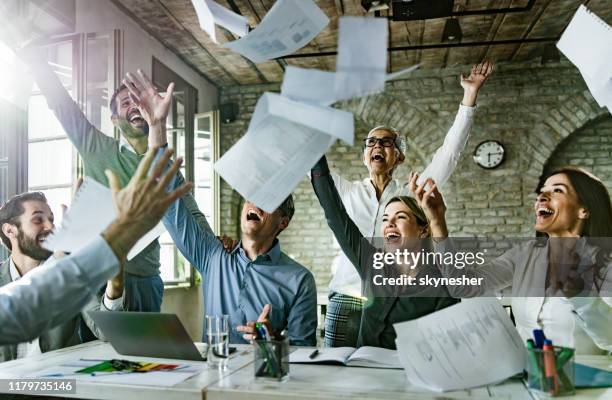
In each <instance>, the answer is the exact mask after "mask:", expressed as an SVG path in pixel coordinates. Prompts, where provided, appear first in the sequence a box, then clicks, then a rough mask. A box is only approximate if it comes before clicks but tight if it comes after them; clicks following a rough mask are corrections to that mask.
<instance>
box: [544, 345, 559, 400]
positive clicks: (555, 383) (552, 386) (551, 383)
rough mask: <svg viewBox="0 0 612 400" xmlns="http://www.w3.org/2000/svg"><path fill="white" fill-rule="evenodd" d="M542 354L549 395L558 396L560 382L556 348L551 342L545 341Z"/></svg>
mask: <svg viewBox="0 0 612 400" xmlns="http://www.w3.org/2000/svg"><path fill="white" fill-rule="evenodd" d="M542 353H543V355H544V356H543V357H544V373H545V375H546V381H547V383H548V393H550V394H552V395H556V394H557V393H559V380H558V378H557V366H556V365H555V348H554V347H553V345H552V341H551V340H548V339H545V340H544V345H543V347H542Z"/></svg>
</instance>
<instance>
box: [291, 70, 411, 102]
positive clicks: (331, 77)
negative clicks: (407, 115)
mask: <svg viewBox="0 0 612 400" xmlns="http://www.w3.org/2000/svg"><path fill="white" fill-rule="evenodd" d="M417 68H419V65H418V64H417V65H413V66H411V67H408V68H405V69H402V70H401V71H397V72H394V73H392V74H387V75H385V80H386V81H388V80H391V79H397V78H399V77H401V76H403V75H405V74H408V73H410V72H412V71H414V70H416V69H417ZM336 76H337V74H336V73H335V72H329V71H321V70H319V69H307V68H300V67H294V66H291V65H289V66H287V68H286V69H285V76H284V78H283V85H282V87H281V95H283V96H285V97H287V98H290V99H291V100H295V101H299V102H303V103H310V104H319V105H323V106H328V105H330V104H333V103H335V102H337V101H339V100H340V98H338V97H337V96H336V93H335V92H334V91H333V90H330V88H332V87H334V86H335V84H336ZM355 79H360V77H359V76H355ZM364 79H365V78H364ZM383 89H384V87H383ZM345 94H346V92H345ZM370 94H372V93H370ZM356 96H360V94H359V93H358V92H355V94H354V96H353V94H351V97H356Z"/></svg>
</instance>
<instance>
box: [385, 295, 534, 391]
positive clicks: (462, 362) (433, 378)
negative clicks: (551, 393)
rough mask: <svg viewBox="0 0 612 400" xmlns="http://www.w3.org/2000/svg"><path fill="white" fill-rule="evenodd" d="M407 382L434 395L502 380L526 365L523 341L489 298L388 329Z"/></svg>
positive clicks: (449, 308) (502, 311) (501, 311)
mask: <svg viewBox="0 0 612 400" xmlns="http://www.w3.org/2000/svg"><path fill="white" fill-rule="evenodd" d="M393 326H394V328H395V332H396V333H397V339H396V344H397V351H398V353H399V354H398V356H399V359H400V362H401V363H402V365H403V366H404V369H405V370H406V376H407V378H408V380H409V381H410V382H411V383H413V384H414V385H417V386H422V387H425V388H428V389H432V390H436V391H447V390H460V389H467V388H472V387H477V386H483V385H489V384H494V383H497V382H501V381H502V380H504V379H507V378H509V377H511V376H513V375H515V374H517V373H521V372H522V371H523V368H524V366H525V356H526V351H525V348H524V345H523V341H522V340H521V337H520V336H519V334H518V332H517V331H516V329H515V327H514V326H513V325H512V321H511V320H510V317H509V316H508V314H507V313H506V311H504V308H503V307H502V306H501V304H499V302H498V301H497V300H496V299H494V298H478V299H468V300H462V301H461V303H459V304H456V305H454V306H451V307H447V308H445V309H443V310H440V311H436V312H435V313H433V314H429V315H427V316H424V317H421V318H418V319H416V320H413V321H406V322H401V323H398V324H394V325H393Z"/></svg>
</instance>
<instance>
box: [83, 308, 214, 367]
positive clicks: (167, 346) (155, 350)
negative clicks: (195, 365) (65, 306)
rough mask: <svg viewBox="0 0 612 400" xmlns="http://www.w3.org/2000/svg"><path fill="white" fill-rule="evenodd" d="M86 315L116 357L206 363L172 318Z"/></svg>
mask: <svg viewBox="0 0 612 400" xmlns="http://www.w3.org/2000/svg"><path fill="white" fill-rule="evenodd" d="M88 315H89V316H90V317H91V319H93V321H94V322H95V323H96V325H97V326H98V329H100V331H101V332H102V333H103V334H104V337H105V338H106V340H108V341H109V342H110V344H111V345H112V346H113V348H114V349H115V351H117V353H119V354H123V355H128V356H140V357H154V358H172V359H177V360H193V361H206V358H205V357H202V354H200V351H198V349H197V347H196V346H195V344H194V343H193V341H192V340H191V337H189V334H187V331H186V330H185V328H184V327H183V324H182V323H181V321H180V320H179V319H178V317H177V316H176V315H175V314H161V313H153V312H109V311H89V312H88Z"/></svg>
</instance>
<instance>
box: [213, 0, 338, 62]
mask: <svg viewBox="0 0 612 400" xmlns="http://www.w3.org/2000/svg"><path fill="white" fill-rule="evenodd" d="M327 24H329V18H327V16H326V15H325V14H324V13H323V11H321V9H320V8H319V7H317V5H316V4H315V3H314V1H313V0H278V1H277V2H276V3H274V6H273V7H272V8H271V9H270V11H268V13H267V14H266V16H265V17H264V19H263V20H262V21H261V23H260V24H259V25H258V26H257V27H256V28H255V29H254V30H252V31H251V32H249V34H248V35H246V36H245V37H243V38H241V39H239V40H235V41H233V42H229V43H226V44H225V45H224V46H223V47H226V48H228V49H230V50H232V51H234V52H236V53H238V54H241V55H242V56H244V57H246V58H248V59H249V60H251V61H253V62H254V63H260V62H264V61H267V60H271V59H273V58H277V57H282V56H286V55H288V54H292V53H294V52H296V51H297V50H299V49H301V48H302V47H304V46H306V45H307V44H308V43H309V42H310V41H311V40H312V39H314V38H315V36H317V35H318V34H319V32H321V31H322V30H323V28H325V27H326V26H327Z"/></svg>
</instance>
